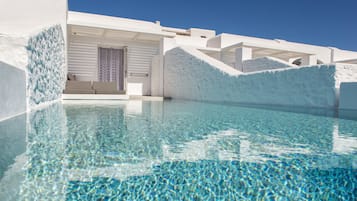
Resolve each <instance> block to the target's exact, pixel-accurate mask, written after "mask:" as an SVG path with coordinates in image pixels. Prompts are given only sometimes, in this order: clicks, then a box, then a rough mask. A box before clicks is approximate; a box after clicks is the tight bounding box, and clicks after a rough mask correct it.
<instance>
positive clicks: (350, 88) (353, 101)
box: [339, 82, 357, 110]
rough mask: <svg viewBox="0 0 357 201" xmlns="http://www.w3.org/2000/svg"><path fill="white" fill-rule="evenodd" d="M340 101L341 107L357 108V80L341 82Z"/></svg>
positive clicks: (347, 108)
mask: <svg viewBox="0 0 357 201" xmlns="http://www.w3.org/2000/svg"><path fill="white" fill-rule="evenodd" d="M339 101H340V105H339V109H343V110H357V82H342V83H341V85H340V100H339Z"/></svg>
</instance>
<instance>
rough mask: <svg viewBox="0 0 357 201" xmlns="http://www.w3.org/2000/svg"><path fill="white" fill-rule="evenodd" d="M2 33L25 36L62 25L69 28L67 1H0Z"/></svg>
mask: <svg viewBox="0 0 357 201" xmlns="http://www.w3.org/2000/svg"><path fill="white" fill-rule="evenodd" d="M0 5H1V6H0V33H6V34H12V35H14V34H15V35H23V34H28V33H32V32H33V31H37V30H40V29H42V28H43V27H50V26H53V25H55V24H61V26H62V30H63V35H66V34H65V33H66V28H67V10H68V6H67V0H30V1H24V0H11V1H9V0H0Z"/></svg>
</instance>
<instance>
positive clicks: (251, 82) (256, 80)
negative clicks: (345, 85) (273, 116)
mask: <svg viewBox="0 0 357 201" xmlns="http://www.w3.org/2000/svg"><path fill="white" fill-rule="evenodd" d="M210 59H212V58H211V57H209V56H207V55H204V54H199V51H198V50H195V49H190V48H175V49H172V50H170V51H168V52H167V53H166V55H165V67H164V74H165V80H164V82H165V85H164V86H165V88H164V92H165V94H164V95H165V96H166V97H172V98H178V99H189V100H199V101H213V102H234V103H245V104H264V105H280V106H302V107H323V108H334V107H336V91H335V78H334V75H335V70H336V67H335V66H334V65H321V66H313V67H301V68H297V67H296V68H289V69H285V70H270V71H263V72H259V73H247V74H242V73H239V71H237V70H235V69H233V68H230V67H228V68H226V67H227V66H226V65H224V64H223V63H222V62H219V61H216V63H212V62H211V61H210ZM229 68H230V69H229Z"/></svg>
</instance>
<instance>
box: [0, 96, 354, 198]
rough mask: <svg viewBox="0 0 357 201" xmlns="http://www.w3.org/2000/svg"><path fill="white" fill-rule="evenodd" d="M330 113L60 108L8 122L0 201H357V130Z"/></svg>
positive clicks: (189, 106)
mask: <svg viewBox="0 0 357 201" xmlns="http://www.w3.org/2000/svg"><path fill="white" fill-rule="evenodd" d="M330 113H331V111H320V112H317V113H314V114H306V113H294V112H288V111H277V110H269V109H262V108H261V109H256V108H247V107H239V106H232V105H223V104H222V105H219V104H210V103H199V102H188V101H164V102H145V101H144V102H142V101H128V102H124V101H123V102H107V103H104V102H102V103H100V102H96V103H90V102H89V103H84V102H82V103H78V104H75V103H68V104H60V103H58V104H54V105H51V106H49V107H47V108H45V109H42V110H37V111H34V112H32V113H30V114H26V115H22V116H18V117H16V118H13V119H10V120H7V121H4V122H0V153H1V157H0V200H356V199H357V154H356V153H357V121H355V120H348V119H340V118H336V117H333V115H330ZM317 114H318V115H317Z"/></svg>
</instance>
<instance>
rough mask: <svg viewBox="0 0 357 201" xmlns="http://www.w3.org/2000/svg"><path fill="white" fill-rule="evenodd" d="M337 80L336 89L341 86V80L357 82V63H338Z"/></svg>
mask: <svg viewBox="0 0 357 201" xmlns="http://www.w3.org/2000/svg"><path fill="white" fill-rule="evenodd" d="M335 80H336V82H335V87H336V89H339V88H340V85H341V82H357V64H343V63H337V64H336V73H335ZM356 102H357V100H356Z"/></svg>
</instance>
